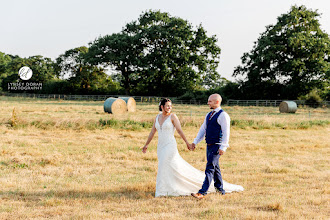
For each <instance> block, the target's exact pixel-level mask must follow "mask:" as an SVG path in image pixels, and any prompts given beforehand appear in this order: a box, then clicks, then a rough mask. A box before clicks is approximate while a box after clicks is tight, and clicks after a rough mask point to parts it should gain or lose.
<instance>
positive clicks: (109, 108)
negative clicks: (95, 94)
mask: <svg viewBox="0 0 330 220" xmlns="http://www.w3.org/2000/svg"><path fill="white" fill-rule="evenodd" d="M104 111H105V112H108V113H112V114H123V113H125V112H126V111H127V106H126V102H125V101H124V100H122V99H117V98H107V100H105V102H104Z"/></svg>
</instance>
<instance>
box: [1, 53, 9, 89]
mask: <svg viewBox="0 0 330 220" xmlns="http://www.w3.org/2000/svg"><path fill="white" fill-rule="evenodd" d="M10 62H11V57H10V56H9V55H7V54H5V53H2V52H0V91H1V90H3V88H2V87H3V85H2V80H3V79H4V78H6V77H7V65H8V64H9V63H10Z"/></svg>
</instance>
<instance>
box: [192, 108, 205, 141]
mask: <svg viewBox="0 0 330 220" xmlns="http://www.w3.org/2000/svg"><path fill="white" fill-rule="evenodd" d="M206 116H207V114H206ZM206 116H205V119H204V123H203V124H202V126H201V128H200V129H199V132H198V134H197V136H196V138H195V139H194V142H193V143H194V144H196V145H197V144H198V143H199V142H201V141H202V140H203V139H204V137H205V133H206Z"/></svg>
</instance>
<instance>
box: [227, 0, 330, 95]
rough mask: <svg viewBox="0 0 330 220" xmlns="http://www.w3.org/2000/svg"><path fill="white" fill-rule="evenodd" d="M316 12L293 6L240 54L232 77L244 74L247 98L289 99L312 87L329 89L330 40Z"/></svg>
mask: <svg viewBox="0 0 330 220" xmlns="http://www.w3.org/2000/svg"><path fill="white" fill-rule="evenodd" d="M319 16H320V14H318V13H317V11H312V10H308V9H306V7H305V6H299V7H298V6H292V7H291V10H290V11H289V12H288V13H287V14H282V15H281V16H279V17H278V18H277V23H276V24H275V25H270V26H268V27H266V31H265V32H264V33H262V34H261V36H260V37H259V39H258V41H257V42H255V44H254V47H253V49H252V50H251V51H250V52H249V53H244V55H243V56H242V58H241V59H242V64H243V65H241V66H238V67H236V68H235V70H234V74H233V75H234V76H243V77H245V79H244V82H243V83H242V89H243V90H245V91H246V92H245V94H248V95H249V97H250V98H276V97H277V98H279V97H278V95H280V98H290V99H296V98H297V97H298V96H300V95H304V94H307V93H309V92H310V91H311V90H313V89H314V88H321V89H323V90H325V89H326V88H329V79H330V75H329V70H330V64H329V61H330V56H329V55H330V47H329V45H330V40H329V35H328V34H327V33H325V32H323V31H322V30H321V28H320V24H319V21H318V19H317V18H318V17H319Z"/></svg>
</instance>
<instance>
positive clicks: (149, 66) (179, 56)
mask: <svg viewBox="0 0 330 220" xmlns="http://www.w3.org/2000/svg"><path fill="white" fill-rule="evenodd" d="M216 43H217V39H216V38H215V36H212V37H208V36H207V35H206V31H205V30H204V29H203V27H202V26H201V25H200V26H199V27H197V29H196V30H194V29H193V27H192V26H191V24H189V23H188V22H187V21H186V20H183V19H181V18H178V17H172V16H170V15H169V14H168V13H162V12H160V11H147V12H145V13H144V14H142V15H141V16H140V17H139V19H138V20H137V21H133V22H131V23H128V24H127V25H126V26H125V27H124V28H123V31H122V32H121V33H119V34H113V35H110V36H105V37H100V38H98V39H97V40H95V41H94V42H93V43H91V46H90V49H89V52H90V56H89V59H90V60H92V61H93V62H96V63H97V64H107V65H114V66H115V70H117V71H118V72H119V73H120V74H121V75H122V77H121V80H122V84H123V86H124V87H125V89H126V91H127V93H135V94H136V93H139V94H153V95H161V96H173V95H175V96H179V95H182V94H183V93H184V92H185V91H189V90H193V89H196V88H199V87H201V86H208V84H210V83H212V81H213V80H215V79H217V78H218V77H219V75H218V73H217V72H216V68H217V66H218V63H219V56H220V48H219V47H218V46H217V44H216Z"/></svg>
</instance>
